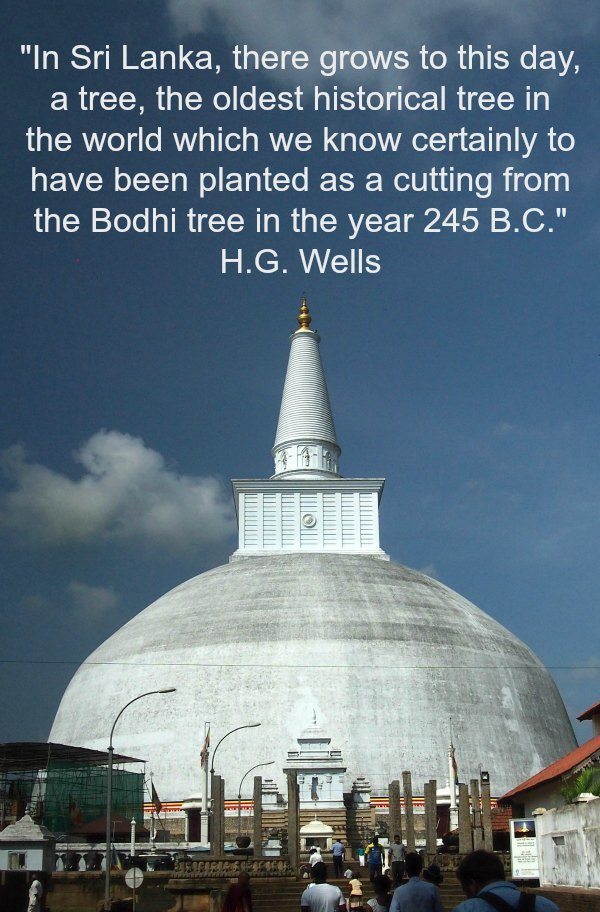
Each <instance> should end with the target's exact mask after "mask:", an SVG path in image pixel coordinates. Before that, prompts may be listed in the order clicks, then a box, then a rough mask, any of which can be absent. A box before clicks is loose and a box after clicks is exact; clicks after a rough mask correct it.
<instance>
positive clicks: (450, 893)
mask: <svg viewBox="0 0 600 912" xmlns="http://www.w3.org/2000/svg"><path fill="white" fill-rule="evenodd" d="M308 883H309V881H307V880H279V879H278V880H265V881H259V880H254V881H253V882H252V906H253V909H254V912H300V897H301V896H302V894H303V892H304V890H305V889H306V887H307V886H308ZM328 883H332V884H335V885H336V886H337V887H339V888H340V890H341V891H342V893H343V895H344V897H347V896H348V881H347V880H345V879H344V878H342V879H341V880H334V879H330V880H329V881H328ZM439 889H440V894H441V898H442V903H443V905H444V909H445V912H451V910H452V909H454V907H455V906H457V905H458V903H460V902H462V901H463V899H464V898H465V896H464V894H463V892H462V890H461V888H460V884H459V883H458V881H457V880H456V878H455V877H453V876H452V875H451V874H450V875H448V882H447V883H442V884H441V886H440V888H439ZM363 895H364V899H365V904H366V902H367V900H368V899H371V898H372V896H374V893H373V890H372V888H371V885H370V883H369V879H368V877H366V878H363Z"/></svg>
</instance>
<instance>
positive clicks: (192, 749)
mask: <svg viewBox="0 0 600 912" xmlns="http://www.w3.org/2000/svg"><path fill="white" fill-rule="evenodd" d="M304 319H305V323H304V325H302V323H301V328H300V329H299V330H298V331H297V332H296V333H295V334H294V336H293V337H292V354H291V356H290V361H291V362H292V361H293V360H294V359H296V360H295V362H294V364H293V365H292V367H293V370H291V371H290V370H289V369H288V378H289V377H290V376H291V377H292V380H293V383H294V384H296V386H297V387H298V388H300V387H301V385H300V384H299V380H298V378H299V377H301V375H302V370H301V368H302V359H303V358H304V357H305V353H306V350H307V349H310V346H311V345H312V346H313V347H316V346H317V345H318V336H316V334H315V333H313V332H312V331H311V330H310V329H309V326H308V323H307V322H306V316H305V318H304ZM298 339H300V341H301V345H300V344H299V345H295V340H298ZM310 371H311V376H313V379H314V386H313V387H312V389H313V392H314V390H316V393H315V394H314V395H313V396H312V398H311V397H309V396H308V395H307V394H306V390H305V391H304V393H302V395H303V396H304V397H305V398H306V400H307V401H310V402H311V408H312V409H314V410H316V412H317V413H318V421H316V422H315V423H313V424H311V423H310V421H309V420H308V419H307V417H306V415H305V416H304V417H303V419H302V421H303V427H304V431H303V432H302V433H296V431H295V430H294V427H295V426H294V424H293V422H290V421H288V417H289V416H288V415H287V414H282V415H281V416H280V421H279V429H280V430H279V433H278V438H277V443H276V447H275V448H274V451H273V453H274V458H275V469H276V471H275V475H274V476H273V478H271V479H267V480H254V479H250V480H246V481H236V482H234V491H235V495H236V505H237V509H238V516H239V524H240V543H239V548H238V551H237V552H236V555H235V559H233V560H232V561H231V562H230V563H229V564H228V565H226V566H222V567H217V568H216V569H214V570H210V571H209V572H207V573H203V574H201V575H200V576H197V577H195V578H194V579H191V580H188V581H187V582H185V583H183V584H182V585H181V586H178V587H177V588H176V589H173V590H172V591H171V592H168V593H167V594H166V595H164V596H163V597H162V598H160V599H158V601H156V602H154V603H153V604H152V605H150V606H149V607H148V608H146V609H145V611H142V612H141V613H140V614H138V615H137V616H136V617H134V618H133V619H132V620H131V621H129V622H128V623H127V624H125V626H123V627H122V628H121V629H120V630H118V631H117V632H116V633H115V634H114V635H113V636H111V637H110V638H109V639H108V640H107V641H106V642H105V643H103V644H102V645H101V646H100V647H99V648H98V649H97V650H96V651H95V652H94V653H93V654H92V655H91V656H90V657H89V659H87V661H86V662H84V664H83V665H82V666H81V667H80V668H79V670H78V671H77V673H76V674H75V676H74V678H73V679H72V681H71V683H70V684H69V686H68V688H67V690H66V692H65V694H64V696H63V699H62V702H61V704H60V707H59V710H58V713H57V715H56V719H55V721H54V725H53V727H52V731H51V733H50V740H52V741H56V742H61V743H67V744H76V745H81V746H85V747H89V748H97V749H106V747H107V744H108V736H109V733H110V729H111V725H112V723H113V721H114V717H115V714H116V712H118V710H119V709H120V708H121V707H122V706H124V705H125V703H127V701H128V700H130V699H132V698H133V697H134V696H136V695H137V694H141V693H143V692H145V691H149V690H158V689H161V688H166V687H176V688H177V693H175V694H171V695H168V696H152V697H148V698H145V699H143V700H140V701H139V702H137V703H135V704H134V705H132V706H131V707H130V708H129V709H127V710H126V712H125V713H124V715H123V716H122V718H121V719H120V721H119V724H118V727H117V728H116V730H115V737H114V745H115V749H116V750H118V751H119V752H120V753H123V754H128V755H130V756H134V757H142V758H145V759H146V760H147V761H148V764H149V769H150V770H152V772H153V776H154V783H155V785H156V788H157V791H158V793H159V794H160V796H161V799H162V800H163V801H164V800H181V799H183V798H184V797H185V796H186V795H190V794H195V793H196V792H197V791H198V789H199V784H200V777H201V772H200V750H201V746H202V741H203V733H204V722H205V721H210V723H211V740H212V746H213V747H214V745H215V743H216V741H217V740H218V738H219V737H221V735H223V734H225V733H226V732H227V731H228V730H230V729H232V728H235V727H237V726H239V725H244V724H247V723H250V722H260V723H261V726H260V727H259V728H252V729H247V730H245V731H242V732H239V733H236V734H235V735H232V736H231V737H230V738H228V739H227V740H226V741H225V742H224V743H223V746H222V747H221V748H220V749H219V752H218V755H217V757H216V771H217V772H219V773H220V774H221V775H223V776H224V777H225V780H226V794H228V795H229V796H233V795H234V794H237V787H238V783H239V781H240V779H241V777H242V775H243V774H244V773H245V772H246V770H247V769H248V768H249V767H250V766H252V765H253V763H259V762H260V761H261V760H265V761H266V760H273V761H275V764H274V767H273V772H272V775H273V778H274V779H275V780H276V781H278V780H279V782H280V787H281V788H283V773H281V772H280V773H279V774H278V773H277V770H281V769H282V768H283V767H284V766H285V765H286V758H287V751H288V750H289V748H290V746H292V745H293V744H294V743H295V742H296V740H297V738H298V735H299V734H300V733H301V732H303V730H305V729H306V728H307V725H309V724H310V720H311V718H313V713H314V712H316V714H317V716H318V719H319V727H322V728H323V730H324V731H325V732H326V733H327V736H328V737H329V738H331V742H332V743H333V744H335V746H336V748H340V749H341V751H342V755H343V757H344V765H345V766H346V767H347V777H348V784H350V783H351V782H352V780H353V779H355V778H356V777H357V776H359V775H366V776H367V777H368V778H369V779H370V781H371V783H372V786H373V788H374V790H375V791H377V788H378V787H382V786H384V785H387V783H388V782H389V781H391V780H392V779H395V778H398V777H399V776H400V775H401V773H402V770H405V769H408V770H410V771H411V772H412V774H413V781H414V783H415V786H414V788H415V790H416V792H418V791H419V790H420V784H421V783H423V782H425V781H427V780H429V779H430V778H432V777H437V778H438V779H439V780H440V781H441V782H444V781H445V780H446V778H447V770H448V742H449V720H450V718H452V726H453V740H454V745H455V747H456V758H457V762H458V767H459V774H460V779H461V781H467V780H468V779H469V778H472V777H478V776H479V772H480V769H481V767H483V768H484V769H487V770H489V772H490V779H491V786H492V790H493V793H495V794H501V793H503V792H505V791H508V790H509V789H510V788H512V787H513V786H514V785H515V784H517V783H518V782H522V781H524V780H525V779H527V778H528V777H529V776H531V775H532V774H533V773H535V772H536V771H537V770H539V769H541V768H543V767H545V766H547V765H548V764H549V763H551V762H552V761H553V760H555V759H556V758H557V757H559V756H562V755H564V754H566V753H568V752H569V751H570V750H572V749H573V747H574V746H575V744H576V742H575V738H574V735H573V730H572V728H571V725H570V722H569V719H568V717H567V713H566V711H565V708H564V706H563V703H562V700H561V698H560V696H559V694H558V691H557V689H556V687H555V685H554V682H553V681H552V678H551V677H550V675H549V673H548V672H547V671H546V669H545V668H544V667H543V665H542V664H541V663H540V661H539V660H538V659H537V658H536V657H535V656H534V655H533V653H532V652H531V651H530V650H529V649H528V648H527V646H525V645H524V644H523V643H522V642H520V641H519V640H518V639H517V638H516V637H514V636H513V635H512V634H511V633H509V631H508V630H506V629H505V628H504V627H502V626H501V625H500V624H498V623H497V622H496V621H494V620H493V619H492V618H490V617H489V616H488V615H486V614H484V613H483V612H482V611H480V610H479V609H478V608H477V607H475V605H473V604H471V603H470V602H468V601H467V600H466V599H464V598H462V597H461V596H460V595H458V594H457V593H456V592H453V591H452V590H451V589H449V588H448V587H446V586H444V585H443V584H442V583H440V582H438V581H436V580H433V579H430V578H429V577H427V576H425V575H424V574H422V573H417V572H415V571H413V570H409V569H407V568H406V567H402V566H398V565H395V564H393V563H391V562H389V561H388V560H387V559H385V557H386V556H385V555H384V553H383V552H382V551H381V549H380V547H379V531H378V514H377V504H378V498H379V496H380V494H381V489H382V487H383V483H382V481H381V480H380V479H344V478H341V477H340V476H339V474H338V460H339V454H340V449H339V446H338V444H337V440H336V438H335V432H334V430H333V428H334V424H333V419H332V418H331V420H330V419H329V417H328V411H329V410H330V406H329V399H328V396H327V388H326V385H325V380H324V375H323V373H322V367H321V366H320V358H319V359H318V361H317V359H316V357H315V356H314V351H313V352H312V354H311V358H310ZM315 375H316V377H315ZM290 383H291V381H290ZM309 386H310V384H309ZM292 392H293V390H292V389H291V387H290V389H289V390H288V393H289V395H288V397H287V398H288V401H289V402H293V404H294V405H293V407H294V409H295V410H296V412H298V403H297V402H296V401H295V399H294V396H292V395H291V393H292ZM284 403H285V397H284ZM290 408H291V406H290ZM284 411H285V410H284ZM306 427H308V428H309V430H310V433H309V432H307V431H306Z"/></svg>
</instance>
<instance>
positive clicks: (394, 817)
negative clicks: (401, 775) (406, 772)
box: [388, 779, 402, 845]
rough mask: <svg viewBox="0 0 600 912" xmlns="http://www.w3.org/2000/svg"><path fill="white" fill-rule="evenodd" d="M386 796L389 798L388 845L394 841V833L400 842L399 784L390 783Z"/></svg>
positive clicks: (396, 781)
mask: <svg viewBox="0 0 600 912" xmlns="http://www.w3.org/2000/svg"><path fill="white" fill-rule="evenodd" d="M388 794H389V796H390V826H389V835H390V845H391V844H392V842H393V841H394V836H395V835H396V833H397V834H398V836H399V837H400V839H401V840H402V813H401V810H400V783H399V782H398V780H397V779H394V781H393V782H390V784H389V789H388Z"/></svg>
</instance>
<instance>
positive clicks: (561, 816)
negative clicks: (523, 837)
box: [536, 798, 600, 888]
mask: <svg viewBox="0 0 600 912" xmlns="http://www.w3.org/2000/svg"><path fill="white" fill-rule="evenodd" d="M536 827H537V840H538V855H539V864H540V884H541V886H542V887H544V886H569V887H594V888H600V798H596V799H595V800H594V801H588V802H585V803H581V802H580V803H577V804H566V805H565V806H564V807H561V808H558V809H553V810H550V811H546V813H545V814H541V815H540V816H539V817H536Z"/></svg>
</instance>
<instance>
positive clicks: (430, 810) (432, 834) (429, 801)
mask: <svg viewBox="0 0 600 912" xmlns="http://www.w3.org/2000/svg"><path fill="white" fill-rule="evenodd" d="M423 794H424V796H425V851H426V853H427V855H428V856H431V855H435V853H436V851H437V832H436V831H437V782H436V780H435V779H430V780H429V782H426V783H425V786H424V789H423Z"/></svg>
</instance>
